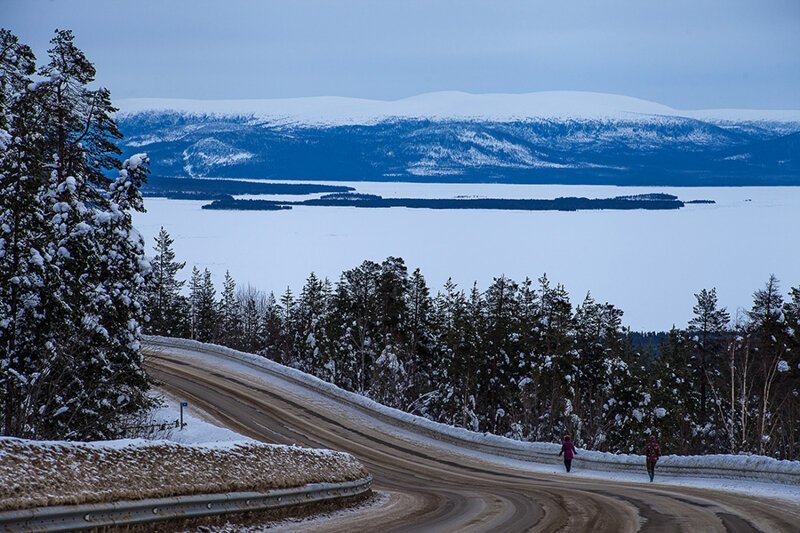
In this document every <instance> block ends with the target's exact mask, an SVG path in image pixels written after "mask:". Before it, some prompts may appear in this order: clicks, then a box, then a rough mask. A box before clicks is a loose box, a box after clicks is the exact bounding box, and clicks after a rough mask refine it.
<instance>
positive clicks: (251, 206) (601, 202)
mask: <svg viewBox="0 0 800 533" xmlns="http://www.w3.org/2000/svg"><path fill="white" fill-rule="evenodd" d="M295 205H298V206H323V207H343V206H347V207H363V208H387V207H408V208H418V209H499V210H513V211H584V210H599V209H614V210H629V209H650V210H664V209H680V208H681V207H683V206H684V202H682V201H680V200H679V199H678V197H677V196H673V195H671V194H663V193H651V194H641V195H633V196H617V197H614V198H582V197H561V198H555V199H527V198H525V199H518V198H384V197H382V196H378V195H375V194H358V193H351V192H345V193H334V194H329V195H324V196H322V197H320V198H312V199H309V200H302V201H296V202H284V201H274V200H237V199H234V198H233V197H227V198H221V199H216V200H214V201H213V202H212V203H210V204H208V205H204V206H203V209H224V210H246V211H253V210H263V211H273V210H276V209H280V208H281V207H291V206H295Z"/></svg>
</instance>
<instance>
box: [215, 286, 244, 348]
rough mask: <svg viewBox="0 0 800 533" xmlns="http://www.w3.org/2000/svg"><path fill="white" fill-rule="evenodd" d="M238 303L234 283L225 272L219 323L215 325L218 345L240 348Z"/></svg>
mask: <svg viewBox="0 0 800 533" xmlns="http://www.w3.org/2000/svg"><path fill="white" fill-rule="evenodd" d="M239 311H240V309H239V302H238V301H237V298H236V282H235V281H234V280H233V276H231V273H230V271H227V270H226V271H225V280H224V281H223V282H222V296H221V298H220V301H219V311H218V315H219V322H218V323H217V324H215V341H216V342H218V343H219V344H224V345H226V346H232V347H234V348H242V345H241V342H240V341H241V320H240V317H239Z"/></svg>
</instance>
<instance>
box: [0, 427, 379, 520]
mask: <svg viewBox="0 0 800 533" xmlns="http://www.w3.org/2000/svg"><path fill="white" fill-rule="evenodd" d="M366 476H367V471H366V470H365V469H364V467H363V466H362V465H361V463H359V462H358V461H357V460H356V459H355V458H353V457H352V456H351V455H349V454H346V453H340V452H332V451H329V450H313V449H307V448H299V447H294V446H276V445H269V444H262V443H254V442H239V443H218V444H210V445H186V444H177V443H174V442H167V441H145V440H139V439H134V440H124V441H109V442H97V443H71V442H43V441H29V440H24V439H15V438H0V511H4V510H10V509H22V508H29V507H41V506H47V505H70V504H80V503H99V502H109V501H119V500H138V499H144V498H161V497H168V496H177V495H189V494H207V493H221V492H240V491H263V490H268V489H275V488H287V487H297V486H301V485H305V484H307V483H319V482H341V481H352V480H356V479H361V478H363V477H366Z"/></svg>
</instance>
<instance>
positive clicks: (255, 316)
mask: <svg viewBox="0 0 800 533" xmlns="http://www.w3.org/2000/svg"><path fill="white" fill-rule="evenodd" d="M236 307H237V324H236V329H237V331H238V332H239V335H240V338H239V339H238V341H237V342H236V343H234V344H232V345H233V346H237V345H238V347H239V349H241V350H244V351H245V352H249V353H258V352H260V351H261V350H263V348H264V333H263V329H262V327H263V321H262V316H263V313H264V307H265V298H264V294H263V293H262V292H260V291H258V290H256V289H255V288H254V287H252V286H250V285H247V286H246V287H243V288H240V289H239V290H238V292H237V293H236Z"/></svg>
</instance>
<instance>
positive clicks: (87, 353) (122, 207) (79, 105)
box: [3, 31, 151, 438]
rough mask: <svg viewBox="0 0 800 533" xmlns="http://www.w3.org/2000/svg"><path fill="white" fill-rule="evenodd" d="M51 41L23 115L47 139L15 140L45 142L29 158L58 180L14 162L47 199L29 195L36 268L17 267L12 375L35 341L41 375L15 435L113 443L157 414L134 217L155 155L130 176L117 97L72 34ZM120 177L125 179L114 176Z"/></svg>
mask: <svg viewBox="0 0 800 533" xmlns="http://www.w3.org/2000/svg"><path fill="white" fill-rule="evenodd" d="M5 38H6V37H4V39H5ZM51 43H52V44H53V47H52V48H51V49H50V50H49V51H48V55H49V62H48V64H46V65H45V66H43V67H42V68H41V69H40V70H39V74H40V75H41V76H42V78H43V81H42V82H40V83H36V84H29V85H28V92H29V94H30V95H31V100H29V102H31V104H30V105H29V106H28V107H27V108H26V109H25V110H24V113H22V114H20V115H19V116H20V117H24V118H25V119H26V120H28V122H27V124H29V125H30V124H33V122H32V121H30V117H36V119H37V122H38V124H39V125H40V126H38V127H40V128H41V129H40V130H38V131H37V132H33V130H29V128H28V127H27V126H25V127H24V128H23V129H20V130H19V131H18V135H15V139H19V141H16V140H15V141H14V142H15V143H16V142H18V143H19V144H20V145H23V144H25V143H27V142H28V141H30V140H33V141H36V143H38V142H41V143H42V146H43V149H42V150H33V147H34V146H35V144H36V143H34V144H32V145H28V146H27V148H26V149H25V152H27V153H28V154H29V155H30V154H33V155H35V157H36V159H38V160H39V164H41V163H45V164H47V166H48V167H49V169H50V173H49V176H41V175H39V176H36V177H34V176H32V175H28V173H29V171H30V170H32V169H33V166H32V164H33V163H34V162H33V161H32V160H31V159H30V157H29V156H24V155H23V152H18V151H15V150H11V151H6V152H5V155H6V156H8V157H12V158H16V159H15V160H13V161H12V166H13V167H15V168H16V169H18V170H17V172H16V173H14V175H15V176H16V177H17V178H19V182H26V185H25V186H23V187H22V188H20V189H19V190H20V191H21V190H26V191H27V187H28V185H27V184H31V185H30V187H31V189H30V191H35V193H34V194H32V195H31V196H30V197H28V200H34V199H35V201H33V202H29V203H28V205H27V206H26V216H28V217H29V222H31V223H32V224H31V226H30V227H28V228H27V229H26V230H25V231H26V232H27V235H28V236H29V238H27V240H26V241H25V242H24V244H22V241H20V240H17V241H16V242H17V244H15V245H14V246H19V245H22V246H24V248H17V250H16V251H17V252H20V253H22V254H24V255H26V256H27V257H28V258H29V260H26V263H27V264H25V265H24V264H23V263H21V262H18V263H17V264H16V265H15V268H17V269H18V271H17V276H18V281H19V282H20V283H19V284H14V283H12V284H14V285H18V286H20V287H22V286H25V287H30V288H31V289H32V290H31V291H30V298H29V299H27V301H26V302H25V306H26V307H27V309H28V311H26V312H25V313H23V314H19V313H16V314H14V315H13V316H11V317H10V320H11V322H13V325H12V327H13V329H14V340H13V347H12V350H11V351H10V352H9V355H10V358H9V363H11V364H9V365H4V367H6V368H13V366H14V365H16V364H17V363H18V362H19V358H18V357H15V355H16V353H19V352H17V350H19V349H20V348H21V347H22V346H21V345H20V341H22V340H23V339H24V342H25V343H26V346H25V347H24V354H25V358H26V362H27V366H28V367H29V368H28V369H24V370H25V371H26V372H27V371H30V372H32V373H30V374H29V377H28V378H26V379H25V381H26V385H25V387H26V390H25V396H24V398H25V399H24V402H19V401H12V402H11V406H10V409H11V411H14V412H15V414H14V415H13V416H14V417H15V420H13V421H11V424H9V425H10V426H12V427H11V430H12V431H10V433H12V434H15V435H20V436H33V437H45V438H47V437H50V438H109V437H113V436H116V435H119V434H120V432H121V431H122V430H121V427H120V420H121V419H122V418H124V417H126V416H135V415H137V414H139V413H141V412H142V411H143V410H144V409H146V408H147V407H148V406H149V405H150V404H151V402H150V400H149V399H148V398H147V396H146V394H145V392H146V390H147V388H148V380H147V378H146V375H145V374H144V372H143V371H142V368H141V365H142V360H141V355H140V353H139V335H140V331H139V320H140V318H141V312H142V306H141V302H140V298H141V296H140V294H141V288H142V283H143V281H144V274H145V273H146V270H147V264H146V262H145V261H144V256H143V245H142V242H141V238H139V236H138V234H137V233H135V231H134V230H133V228H132V226H131V216H130V211H131V210H139V209H142V201H141V196H140V195H139V189H138V188H139V186H140V185H141V183H142V181H144V179H145V177H146V172H147V170H146V156H135V157H133V158H131V159H129V160H128V161H126V162H125V164H124V166H123V168H122V169H121V170H119V169H120V163H119V160H118V159H117V158H116V156H117V154H118V153H119V149H118V148H117V147H116V144H115V142H116V140H117V139H119V137H120V134H119V131H118V130H117V127H116V124H115V123H114V121H113V119H112V118H111V115H112V114H113V112H115V111H116V109H114V108H113V106H112V105H111V101H110V95H109V93H108V91H107V90H105V89H102V88H101V89H89V88H88V84H89V83H91V82H92V80H93V79H94V74H95V71H94V67H93V66H92V65H91V63H89V62H88V61H87V60H86V58H85V56H84V55H83V53H82V52H81V51H80V50H78V49H77V48H76V47H75V45H74V43H73V37H72V34H71V32H68V31H57V32H56V36H55V37H54V38H53V40H52V41H51ZM23 100H27V99H23ZM4 114H5V110H4ZM18 124H19V125H20V126H24V125H25V124H26V123H25V122H19V123H18ZM23 130H24V131H23ZM39 168H41V167H39ZM115 169H117V170H118V172H119V175H118V177H117V179H116V180H115V181H111V180H109V179H108V178H106V176H105V173H106V172H109V171H114V170H115ZM26 175H27V176H26ZM4 177H5V176H4ZM23 178H24V179H23ZM31 178H34V179H31ZM43 178H44V179H43ZM12 213H13V209H12ZM4 216H5V214H4ZM9 228H10V229H12V228H11V227H10V226H9ZM4 229H5V228H4ZM6 233H11V232H6ZM34 236H35V238H30V237H34ZM13 253H14V252H13V251H12V254H13ZM30 265H35V268H29V266H30ZM11 281H12V282H13V281H14V280H13V279H12V280H11ZM9 296H10V298H11V299H10V301H9V304H10V305H9V306H6V305H5V302H4V303H3V308H6V309H10V308H11V307H13V306H14V303H13V301H14V299H15V297H14V296H13V294H11V293H9ZM18 296H19V294H18ZM4 298H5V295H4ZM18 301H19V300H18ZM25 315H28V316H30V317H33V318H35V323H32V322H29V321H28V320H27V317H26V316H25ZM20 376H21V374H20Z"/></svg>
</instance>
